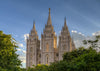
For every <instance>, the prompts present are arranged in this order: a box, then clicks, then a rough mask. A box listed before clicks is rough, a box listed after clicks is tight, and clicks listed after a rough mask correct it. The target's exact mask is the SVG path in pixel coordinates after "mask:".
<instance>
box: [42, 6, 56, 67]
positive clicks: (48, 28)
mask: <svg viewBox="0 0 100 71" xmlns="http://www.w3.org/2000/svg"><path fill="white" fill-rule="evenodd" d="M56 49H57V36H56V35H55V32H54V29H53V26H52V22H51V16H50V8H49V16H48V20H47V24H46V25H45V29H44V30H43V34H42V35H41V63H42V64H48V65H49V64H50V63H52V62H54V61H56V59H55V53H56V51H55V50H56Z"/></svg>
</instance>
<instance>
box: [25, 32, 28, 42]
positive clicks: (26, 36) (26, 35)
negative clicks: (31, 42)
mask: <svg viewBox="0 0 100 71" xmlns="http://www.w3.org/2000/svg"><path fill="white" fill-rule="evenodd" d="M28 37H29V34H24V40H25V42H26V39H27V38H28Z"/></svg>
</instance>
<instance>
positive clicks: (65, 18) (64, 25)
mask: <svg viewBox="0 0 100 71" xmlns="http://www.w3.org/2000/svg"><path fill="white" fill-rule="evenodd" d="M64 26H66V17H65V23H64Z"/></svg>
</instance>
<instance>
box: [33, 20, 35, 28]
mask: <svg viewBox="0 0 100 71" xmlns="http://www.w3.org/2000/svg"><path fill="white" fill-rule="evenodd" d="M33 29H34V30H35V21H34V22H33Z"/></svg>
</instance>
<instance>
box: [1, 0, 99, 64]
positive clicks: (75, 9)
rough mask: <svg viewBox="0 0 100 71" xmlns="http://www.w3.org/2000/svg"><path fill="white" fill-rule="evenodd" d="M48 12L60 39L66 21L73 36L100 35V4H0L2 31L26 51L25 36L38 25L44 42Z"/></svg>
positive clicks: (87, 0) (7, 0)
mask: <svg viewBox="0 0 100 71" xmlns="http://www.w3.org/2000/svg"><path fill="white" fill-rule="evenodd" d="M49 8H51V19H52V25H53V26H54V29H55V32H56V34H57V35H59V31H61V28H62V26H63V25H64V18H65V17H66V20H67V25H68V27H69V31H70V32H71V31H72V30H76V31H78V32H81V33H83V34H84V35H85V36H91V35H92V33H94V32H97V31H100V0H0V30H2V31H3V32H4V33H6V34H11V35H12V36H13V37H14V38H15V39H16V40H17V41H18V42H19V43H20V44H22V45H23V46H20V49H22V50H24V51H25V50H26V48H25V46H26V45H25V41H24V35H25V34H28V33H29V32H30V30H31V29H32V26H33V21H35V23H36V24H35V25H36V30H37V32H38V35H39V38H41V33H42V32H43V29H44V27H45V24H46V23H47V18H48V9H49ZM21 47H22V48H21ZM20 53H21V52H20ZM23 55H24V54H23ZM24 66H25V63H24Z"/></svg>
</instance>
